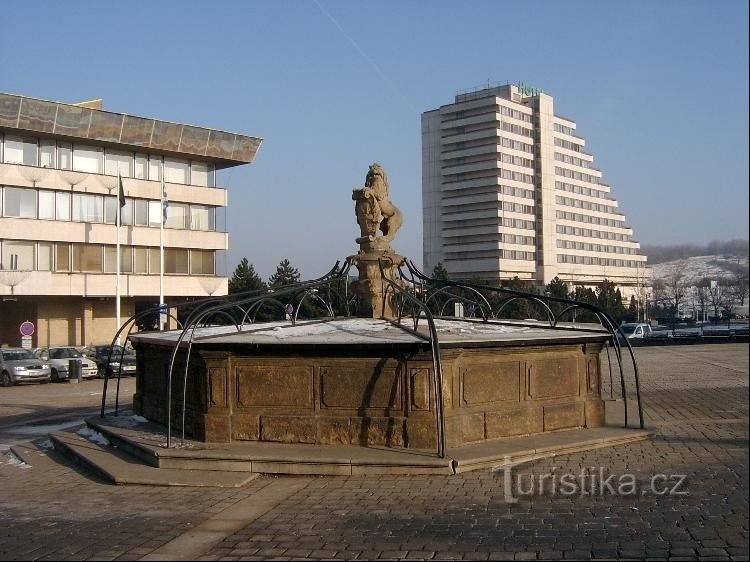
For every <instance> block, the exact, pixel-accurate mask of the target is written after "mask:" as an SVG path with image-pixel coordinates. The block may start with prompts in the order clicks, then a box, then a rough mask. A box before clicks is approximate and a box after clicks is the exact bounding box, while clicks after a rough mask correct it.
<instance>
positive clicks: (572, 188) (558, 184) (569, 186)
mask: <svg viewBox="0 0 750 562" xmlns="http://www.w3.org/2000/svg"><path fill="white" fill-rule="evenodd" d="M555 188H557V189H560V190H562V191H568V192H570V193H577V194H578V195H587V196H588V197H599V198H601V199H609V196H608V194H607V192H606V191H600V190H598V189H591V188H590V187H584V186H582V185H576V184H573V183H565V182H564V181H555Z"/></svg>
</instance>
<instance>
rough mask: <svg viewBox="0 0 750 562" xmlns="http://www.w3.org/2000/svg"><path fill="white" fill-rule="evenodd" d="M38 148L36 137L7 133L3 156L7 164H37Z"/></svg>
mask: <svg viewBox="0 0 750 562" xmlns="http://www.w3.org/2000/svg"><path fill="white" fill-rule="evenodd" d="M38 148H39V147H38V145H37V141H36V139H31V138H24V137H13V136H10V135H6V136H5V150H4V151H3V158H4V160H5V162H6V163H7V164H25V165H26V166H36V165H38V163H39V162H38V160H37V152H38Z"/></svg>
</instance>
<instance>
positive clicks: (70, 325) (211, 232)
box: [0, 93, 261, 346]
mask: <svg viewBox="0 0 750 562" xmlns="http://www.w3.org/2000/svg"><path fill="white" fill-rule="evenodd" d="M260 143H261V139H260V138H258V137H252V136H246V135H240V134H236V133H229V132H226V131H219V130H216V129H209V128H205V127H197V126H193V125H186V124H180V123H171V122H168V121H162V120H158V119H150V118H144V117H137V116H133V115H127V114H123V113H113V112H109V111H104V110H103V109H102V108H101V101H100V100H94V101H92V102H84V103H81V104H66V103H60V102H51V101H46V100H40V99H35V98H30V97H25V96H18V95H11V94H2V93H0V211H2V212H1V213H0V344H6V345H19V343H20V342H21V336H20V333H19V325H20V323H21V322H24V321H31V322H32V323H33V324H34V325H35V333H34V335H33V336H32V338H33V342H32V344H33V345H34V346H46V345H79V346H83V345H91V344H96V343H107V342H109V341H111V339H112V336H113V334H114V331H115V325H116V314H115V311H116V306H115V294H116V271H117V250H116V244H117V236H118V228H117V226H116V222H117V213H118V210H119V212H120V217H121V219H120V220H121V226H120V228H119V237H120V245H121V250H120V271H121V275H120V287H121V319H122V320H123V321H124V320H125V319H127V318H128V317H129V316H130V315H132V314H134V313H135V312H136V311H140V310H141V309H144V308H145V307H148V306H152V305H155V304H158V302H159V285H160V283H159V279H160V251H159V246H160V239H161V240H163V245H164V248H165V250H164V275H165V282H164V295H165V301H166V302H168V303H169V302H175V301H179V300H182V299H186V298H195V297H205V296H209V295H223V294H226V293H227V284H228V280H227V278H226V277H224V276H221V275H219V274H217V269H216V255H217V252H222V251H225V250H226V249H227V247H228V235H227V233H226V232H225V231H224V230H225V228H224V227H223V226H222V224H221V223H222V222H223V218H224V217H225V212H226V207H227V190H226V189H225V188H223V187H220V186H219V185H217V181H216V178H217V171H218V170H221V169H223V168H227V167H231V166H237V165H241V164H248V163H250V162H252V161H253V159H254V158H255V154H256V152H257V150H258V148H259V146H260ZM118 174H119V176H121V177H122V184H123V190H124V193H125V201H124V206H122V208H120V207H121V206H120V202H119V201H118V191H119V190H118ZM162 176H163V178H164V181H165V191H166V199H167V202H168V203H167V205H165V206H164V207H162V203H161V191H162V189H161V186H162V183H161V182H162ZM162 221H164V228H163V238H161V234H160V231H161V222H162Z"/></svg>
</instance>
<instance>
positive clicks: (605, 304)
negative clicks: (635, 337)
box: [595, 279, 625, 322]
mask: <svg viewBox="0 0 750 562" xmlns="http://www.w3.org/2000/svg"><path fill="white" fill-rule="evenodd" d="M595 304H596V305H597V306H598V307H599V308H601V309H602V310H603V311H604V312H606V313H607V314H609V315H610V316H611V317H612V318H613V319H614V320H615V322H619V321H620V320H621V319H622V317H623V316H624V315H625V307H624V306H623V305H622V294H621V293H620V289H618V288H617V286H616V285H615V284H614V283H612V282H611V281H609V280H607V279H605V280H604V281H602V282H601V284H600V285H599V286H598V287H597V288H596V303H595Z"/></svg>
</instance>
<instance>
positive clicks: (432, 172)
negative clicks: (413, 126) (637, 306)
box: [422, 84, 648, 294]
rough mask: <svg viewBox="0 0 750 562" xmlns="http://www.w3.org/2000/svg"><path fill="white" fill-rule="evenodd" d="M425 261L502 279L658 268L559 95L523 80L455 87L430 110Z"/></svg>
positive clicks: (584, 278)
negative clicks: (649, 263)
mask: <svg viewBox="0 0 750 562" xmlns="http://www.w3.org/2000/svg"><path fill="white" fill-rule="evenodd" d="M422 210H423V223H424V224H423V226H424V235H423V236H424V267H425V270H426V271H428V272H430V271H432V268H433V267H434V266H435V265H436V264H437V263H438V262H442V263H443V265H444V266H445V268H446V269H447V271H448V273H449V274H450V275H451V276H454V277H457V278H468V279H481V280H482V281H484V282H490V283H496V282H497V281H498V280H501V279H509V278H513V277H516V276H517V277H519V278H520V279H527V280H533V281H535V282H537V283H545V284H546V283H549V282H550V281H551V280H552V279H553V278H554V277H559V278H560V279H562V280H564V281H567V282H569V283H574V284H582V285H593V284H596V283H598V282H601V281H603V280H604V279H608V280H610V281H613V282H615V283H617V284H618V285H621V286H623V287H624V288H625V290H624V291H623V292H624V293H628V294H630V293H633V292H635V290H636V289H637V288H638V287H639V286H642V285H643V284H644V283H645V278H646V276H647V275H648V273H647V271H646V268H645V264H646V256H644V255H643V254H641V253H640V251H639V248H640V245H639V243H638V242H637V241H636V240H634V239H633V230H632V228H631V227H630V226H628V224H627V222H626V220H625V216H624V215H623V214H622V213H621V212H620V211H619V209H618V204H617V200H615V199H614V198H613V197H612V194H611V188H610V186H609V185H607V184H606V183H604V181H603V180H602V172H601V171H600V170H599V169H597V168H596V167H595V166H594V157H593V156H592V155H591V154H589V153H588V152H586V148H585V141H584V139H583V138H582V137H580V136H578V134H577V132H576V124H575V122H574V121H572V120H571V119H569V118H567V117H562V116H561V115H559V114H556V113H555V111H554V105H553V98H552V97H551V96H549V95H547V94H545V93H543V92H541V91H539V90H537V89H535V88H531V87H528V86H525V85H522V84H519V85H513V84H505V85H500V86H493V87H488V88H484V89H480V90H475V91H471V92H467V93H462V94H459V95H457V96H456V98H455V101H454V103H451V104H448V105H444V106H442V107H440V108H439V109H434V110H432V111H427V112H425V113H423V114H422Z"/></svg>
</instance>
